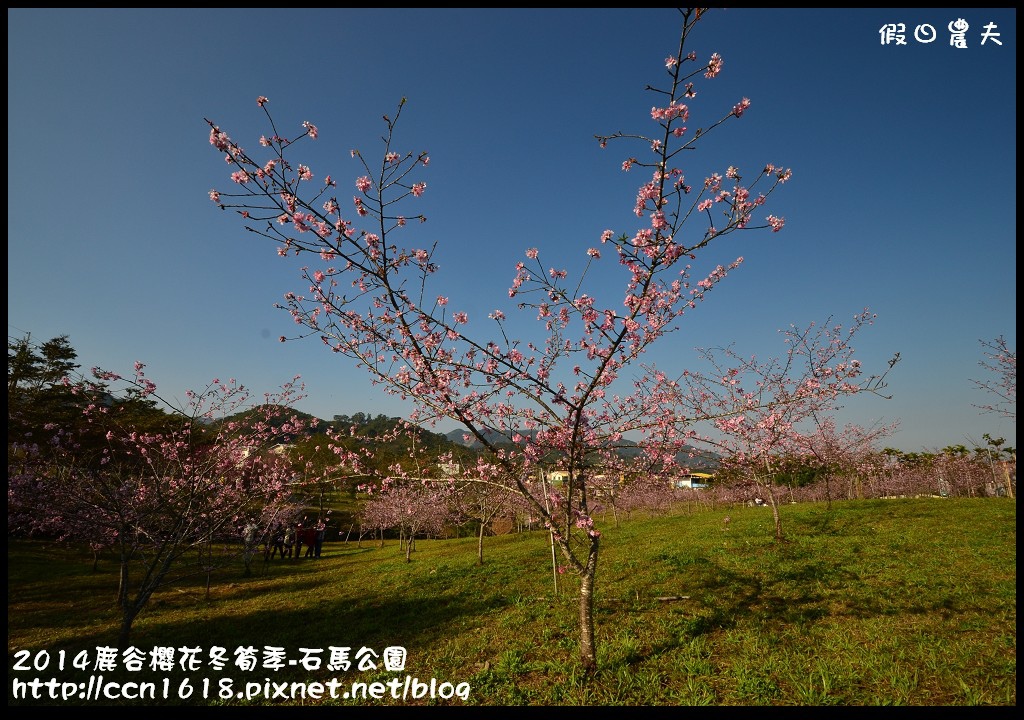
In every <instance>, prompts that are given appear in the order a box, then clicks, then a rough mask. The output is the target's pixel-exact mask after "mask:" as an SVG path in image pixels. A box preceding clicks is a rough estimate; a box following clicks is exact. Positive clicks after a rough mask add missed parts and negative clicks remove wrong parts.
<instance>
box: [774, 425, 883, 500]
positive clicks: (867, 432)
mask: <svg viewBox="0 0 1024 720" xmlns="http://www.w3.org/2000/svg"><path fill="white" fill-rule="evenodd" d="M811 420H812V422H813V425H812V428H813V429H812V431H811V432H809V433H807V434H801V435H797V436H795V437H794V438H793V444H794V446H795V447H796V448H797V452H802V453H803V454H804V457H805V458H807V459H808V460H809V461H810V462H811V463H812V465H813V466H814V467H817V468H819V469H821V470H823V471H824V484H825V502H826V503H827V505H828V506H829V507H831V506H832V485H831V480H832V478H833V477H836V478H839V479H842V478H844V477H848V478H851V482H859V479H860V478H862V477H868V478H874V477H876V471H877V469H878V467H877V463H876V460H877V458H878V450H877V448H876V447H875V444H876V443H877V442H878V441H879V440H881V439H882V438H886V437H889V436H891V435H892V434H893V433H894V432H896V430H897V428H898V427H899V423H897V422H893V423H888V424H877V423H876V424H875V425H872V426H870V427H864V426H861V425H853V424H848V425H846V426H845V427H844V428H843V430H842V432H839V431H838V430H837V428H836V420H835V418H834V417H832V416H821V415H820V414H819V413H818V412H817V411H812V412H811ZM876 495H877V494H876ZM851 497H852V495H851Z"/></svg>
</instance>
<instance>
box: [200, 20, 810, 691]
mask: <svg viewBox="0 0 1024 720" xmlns="http://www.w3.org/2000/svg"><path fill="white" fill-rule="evenodd" d="M679 13H680V18H681V32H680V35H679V42H678V46H677V47H676V48H675V49H673V51H672V52H671V53H670V54H669V55H668V57H667V58H666V59H665V60H664V63H663V64H662V67H661V71H662V72H663V73H664V74H663V76H662V78H663V79H662V81H661V83H659V85H660V86H659V87H654V86H648V89H649V90H650V91H651V92H652V93H653V94H654V96H655V97H656V101H655V102H656V104H655V105H654V106H653V107H652V108H651V109H650V110H649V111H647V110H645V111H644V115H645V116H646V120H647V122H649V123H650V125H649V128H650V129H649V130H644V131H640V132H637V133H623V132H616V133H613V134H610V135H597V136H595V137H596V139H597V141H598V144H599V146H600V147H601V148H605V147H608V146H609V145H612V144H615V145H619V144H621V143H626V144H631V145H632V146H634V147H638V148H639V151H638V152H636V153H630V154H628V155H626V158H625V160H624V161H622V162H621V169H622V170H623V171H626V172H632V173H634V174H636V173H641V175H642V177H641V178H640V187H639V190H638V191H637V194H636V197H635V198H634V200H633V204H632V210H633V212H634V214H635V216H636V218H637V220H638V223H637V226H635V227H633V228H631V229H628V230H626V231H618V232H616V231H614V230H611V229H608V230H606V231H604V232H603V233H602V234H601V235H600V237H595V238H592V239H590V240H589V241H584V242H583V244H582V245H581V246H580V249H579V254H578V256H577V257H578V261H575V262H572V263H570V264H569V265H567V266H564V267H562V266H554V265H545V263H544V261H543V254H542V251H541V249H540V248H537V247H530V248H526V249H525V258H524V259H523V261H521V262H519V263H518V264H517V265H516V267H515V271H514V274H513V277H512V281H511V287H510V288H509V290H508V294H507V298H502V299H500V305H499V302H498V300H497V299H496V302H495V305H494V306H492V307H494V309H493V310H491V311H490V312H489V313H488V314H487V320H488V322H489V324H490V327H491V329H490V330H487V331H485V332H482V331H480V330H479V329H476V330H475V329H474V328H479V327H480V323H481V322H482V317H480V316H482V315H483V312H486V311H482V312H480V316H478V314H477V311H476V308H478V307H479V300H478V299H476V298H474V299H473V300H472V305H471V307H470V308H469V309H456V307H455V305H456V303H455V302H454V300H453V297H452V296H450V294H448V293H446V292H443V291H441V292H439V291H438V290H437V289H435V288H434V287H433V285H432V282H431V281H432V277H433V276H434V274H435V272H436V271H437V269H438V264H437V262H438V258H437V245H436V243H431V242H429V241H428V242H426V243H422V244H419V243H417V241H416V237H417V235H416V227H418V226H419V225H420V224H421V223H424V222H425V221H426V217H425V216H424V215H423V214H422V213H418V212H416V210H415V209H413V210H412V211H411V212H406V211H403V209H402V208H404V207H406V206H407V205H409V204H415V203H416V201H417V198H419V197H421V196H423V195H424V193H425V192H427V191H428V185H427V183H426V182H425V181H424V180H422V179H421V178H422V176H423V173H425V172H426V169H427V167H428V165H429V161H430V157H429V156H428V154H427V153H425V152H410V151H405V150H402V149H400V144H399V141H398V137H397V135H396V126H397V124H398V121H399V119H400V117H401V115H402V113H403V111H404V110H405V108H406V99H405V98H403V99H402V100H401V102H400V103H399V104H398V109H397V111H396V112H395V113H394V114H393V115H384V116H383V120H384V125H385V132H384V134H383V136H382V140H383V146H384V147H383V152H382V156H381V157H380V159H379V160H371V159H369V157H368V156H367V155H365V154H364V153H362V152H361V151H359V150H353V151H352V153H351V154H352V157H353V158H354V159H355V161H356V162H357V163H358V164H359V166H360V168H361V169H360V170H359V171H358V177H357V178H356V180H355V183H354V187H355V194H354V196H353V197H352V200H351V203H352V204H351V205H348V203H347V202H345V200H346V199H345V198H344V197H341V198H340V200H339V196H340V195H342V194H343V193H344V192H345V191H344V190H340V189H339V184H338V181H336V180H335V178H334V176H333V175H322V174H321V171H320V170H318V169H317V168H316V164H315V162H314V161H313V160H308V159H305V158H303V159H301V160H300V159H297V158H295V157H294V154H295V152H296V148H297V147H299V146H298V143H299V142H300V141H314V140H316V139H317V138H318V136H319V134H320V130H319V128H318V127H317V126H316V125H314V124H313V123H311V122H308V121H307V122H304V123H303V126H302V130H301V132H300V134H299V135H298V136H297V137H296V136H292V137H293V139H289V138H287V137H286V136H285V135H284V134H283V133H282V132H280V131H279V130H278V128H277V126H276V124H275V122H274V119H273V117H272V116H271V113H270V110H269V101H268V99H267V98H266V97H264V96H261V97H259V98H257V105H258V107H259V108H260V109H261V110H262V111H263V112H264V113H265V115H266V119H267V122H268V125H269V128H270V131H269V132H268V133H266V134H265V135H263V137H261V138H260V141H259V146H260V147H259V150H258V151H253V152H252V153H250V152H249V151H247V150H246V149H244V148H243V147H242V145H241V144H239V143H237V142H236V141H234V140H233V139H232V138H231V137H230V136H229V134H228V133H227V132H225V131H224V130H223V129H222V128H221V127H220V126H219V125H218V124H216V123H215V122H213V121H209V120H208V123H209V126H210V137H209V140H210V143H211V144H212V145H213V147H214V148H215V149H216V150H217V151H218V152H219V153H220V154H221V157H222V158H223V159H225V160H226V161H227V162H228V164H229V166H230V169H231V181H232V182H233V189H232V190H231V191H227V190H216V189H214V190H211V191H210V193H209V195H210V199H211V200H212V201H213V202H214V203H215V204H216V205H217V206H218V207H220V208H221V209H230V210H233V211H235V212H237V213H238V215H239V217H240V218H241V220H242V223H243V225H244V227H245V229H246V230H247V231H248V232H249V233H251V234H252V236H253V237H256V238H260V239H263V240H268V241H270V242H271V243H273V244H274V245H276V247H277V253H278V254H279V255H280V256H281V257H283V258H299V257H302V258H305V259H306V261H305V263H306V264H304V265H302V268H301V275H302V278H303V280H304V283H305V287H306V289H305V290H304V291H302V292H289V293H287V294H286V295H285V297H284V303H283V304H281V306H280V307H282V308H283V309H286V310H287V311H288V312H289V313H290V314H291V315H292V317H293V319H294V321H295V323H296V324H297V326H298V327H299V328H301V331H300V332H299V333H297V335H296V338H298V337H307V336H312V337H315V338H318V339H319V340H320V341H321V342H322V343H323V345H324V346H325V347H326V348H328V349H329V350H331V351H333V352H335V353H337V354H339V355H342V356H345V357H348V358H349V359H351V360H352V361H354V362H355V364H356V365H358V366H359V367H362V368H364V369H365V370H366V371H367V372H368V373H369V374H370V376H371V377H372V379H373V381H374V382H375V383H379V384H380V385H381V386H382V387H383V388H384V390H385V391H386V392H388V393H391V394H393V395H395V396H397V397H400V398H403V399H409V400H412V401H413V403H414V404H415V406H416V408H417V409H416V411H415V412H414V413H413V414H412V415H411V416H410V420H412V421H413V422H427V423H433V422H435V421H437V420H438V419H441V418H448V419H452V420H455V421H457V422H458V423H460V424H461V425H462V426H463V427H464V428H465V429H466V432H467V434H468V435H470V436H472V437H473V438H475V439H476V440H477V441H478V442H479V443H480V444H481V446H482V447H483V449H484V451H485V452H486V453H487V455H488V460H487V462H488V463H489V465H490V467H491V468H493V469H492V470H489V471H488V472H489V475H488V477H487V478H479V479H480V480H481V481H486V482H491V483H495V484H500V485H502V486H504V487H506V488H509V489H511V490H514V491H515V492H517V493H518V494H519V495H520V496H521V497H522V498H523V499H524V500H525V501H526V502H529V503H530V504H531V505H532V506H533V512H534V513H535V514H536V516H538V517H542V518H544V520H545V523H546V524H547V526H548V528H549V529H550V530H551V532H552V535H553V537H554V538H555V541H556V542H557V545H558V547H559V549H560V552H561V553H562V556H563V561H564V566H565V567H566V568H567V569H569V570H570V571H571V572H572V573H574V574H575V577H576V578H577V579H578V581H579V617H580V659H581V663H582V666H583V669H584V672H588V673H589V672H592V671H593V670H594V669H596V658H597V651H596V646H595V642H594V620H593V602H594V587H595V585H594V583H595V577H596V569H597V563H598V553H599V548H600V542H601V533H600V531H599V530H598V528H597V527H596V526H595V523H594V519H593V517H592V513H593V507H592V505H593V501H594V498H593V495H592V486H591V478H592V476H593V474H594V473H595V472H596V473H598V474H600V472H601V470H600V467H601V463H600V462H598V461H596V458H597V457H598V456H599V455H600V454H601V453H603V452H608V451H610V450H611V449H613V448H614V447H615V445H616V444H617V443H620V442H621V441H622V440H623V438H624V436H625V435H626V433H631V432H632V433H636V434H638V435H640V436H642V437H643V442H642V443H641V446H642V448H643V449H644V451H645V452H648V453H649V454H651V456H652V457H661V458H673V457H675V455H676V454H677V453H678V452H679V451H680V450H682V448H683V447H684V446H685V442H686V437H687V436H686V433H685V432H679V431H678V430H677V427H676V423H675V418H674V417H672V416H671V415H670V414H668V413H666V412H665V411H664V410H663V409H661V408H660V407H659V404H658V402H659V398H658V397H657V393H654V394H652V393H650V392H648V390H649V388H650V383H645V382H643V381H642V380H641V381H640V382H638V383H637V384H636V385H634V386H630V385H629V384H628V383H627V382H626V381H625V380H624V379H622V376H623V373H624V372H625V371H627V370H630V369H633V368H636V370H637V371H639V370H640V368H639V366H638V361H639V359H640V358H641V357H642V356H643V355H644V354H645V353H646V352H647V351H648V350H649V348H650V347H651V346H652V344H654V343H656V342H657V341H658V340H660V339H661V338H663V337H664V336H665V335H666V334H667V333H669V332H671V331H672V330H675V329H676V328H677V327H678V323H679V321H680V320H681V319H682V318H683V315H684V314H685V313H687V312H689V311H690V310H692V309H694V308H695V307H696V306H697V305H698V304H699V303H700V302H701V301H702V300H703V299H704V298H705V297H706V295H707V294H708V293H709V292H710V291H711V290H712V289H713V288H715V287H716V286H717V285H718V284H719V283H720V282H722V281H723V280H724V279H725V278H726V276H727V275H728V274H729V273H730V271H731V270H733V269H735V268H736V267H738V266H739V265H740V263H741V262H742V258H737V259H736V260H735V261H733V262H731V263H729V264H728V265H717V266H714V267H708V268H706V269H704V270H703V271H701V272H698V271H697V270H696V269H695V268H694V266H692V265H691V264H690V263H691V262H692V261H696V260H697V258H698V254H700V253H701V252H702V251H703V250H704V249H705V248H706V247H708V246H709V245H710V244H712V243H717V242H718V241H720V240H721V239H722V238H725V237H726V236H729V235H731V234H733V233H735V232H739V231H753V230H757V229H766V230H770V231H772V232H778V231H779V230H781V229H782V227H783V225H784V222H785V221H784V219H783V218H781V217H777V216H775V215H771V214H768V212H767V211H766V209H765V206H766V203H767V201H768V199H769V197H770V196H771V194H772V193H773V192H774V191H775V190H776V188H777V187H778V186H779V185H780V184H782V183H785V182H786V181H787V180H789V178H790V176H791V172H790V171H789V170H788V169H784V168H782V167H779V166H776V165H774V164H770V163H769V164H761V165H759V166H758V167H757V168H756V169H755V170H753V172H748V171H747V170H743V171H741V170H740V168H739V167H738V166H735V165H728V166H726V167H722V171H721V172H714V173H712V174H710V175H708V176H707V177H704V178H703V179H698V180H696V181H693V180H692V179H690V178H688V177H687V175H686V173H685V172H684V168H683V167H681V166H680V165H679V162H680V161H681V160H682V158H683V156H684V155H685V156H687V157H691V156H692V153H691V152H684V151H692V150H694V149H696V148H697V146H698V145H699V140H700V139H701V138H704V137H706V136H707V135H708V133H710V132H717V131H718V130H719V129H720V128H721V127H722V126H723V125H725V124H726V123H727V122H730V121H735V120H737V119H738V118H740V117H741V116H743V115H744V114H745V113H746V112H747V110H748V109H749V108H750V107H751V102H750V100H749V99H748V98H739V99H738V100H737V101H736V103H735V104H734V105H732V106H731V107H729V108H727V109H725V111H724V112H719V113H717V114H711V113H708V114H706V115H705V117H707V121H706V123H704V124H703V126H702V127H697V122H698V121H697V117H696V116H695V115H694V116H693V117H691V113H692V109H691V104H692V102H694V98H695V97H696V95H697V93H696V90H695V87H696V85H697V84H698V83H700V82H702V81H706V80H707V81H709V80H712V79H714V78H716V77H717V76H719V74H720V73H721V71H722V68H723V59H722V57H721V56H720V55H718V54H717V53H715V54H713V55H711V57H710V58H709V59H707V60H704V61H698V59H697V55H696V53H694V52H692V51H690V50H689V49H688V40H689V37H690V34H691V32H692V31H693V30H694V28H695V26H696V25H697V23H698V22H699V21H700V20H701V19H702V18H703V17H704V16H705V12H704V10H702V9H694V8H690V9H681V10H680V11H679ZM344 186H345V185H344V184H342V185H341V186H340V187H344ZM344 206H347V209H343V207H344ZM684 225H686V226H687V227H686V229H685V230H684ZM403 238H406V239H404V240H403ZM615 266H617V268H618V270H617V271H618V272H621V273H622V279H621V286H620V287H621V295H618V296H617V297H615V296H614V295H609V293H608V289H607V288H608V283H607V280H606V279H605V278H602V280H601V281H600V282H594V283H593V288H589V287H588V285H587V281H588V270H591V269H593V268H596V267H601V268H602V270H604V271H607V272H615V271H616V268H615ZM470 310H472V312H471V311H470ZM515 312H519V313H523V314H526V315H531V314H532V315H533V316H534V317H535V318H536V320H537V321H538V326H537V328H538V331H537V333H536V334H535V335H534V336H524V337H510V336H509V332H510V328H511V325H510V322H509V320H508V314H509V313H515ZM471 321H472V322H471ZM288 339H289V338H284V337H283V338H282V340H288ZM552 454H555V455H557V456H558V457H560V458H561V459H562V467H563V468H564V469H565V470H566V472H567V477H568V479H567V481H566V483H565V485H564V486H562V487H561V488H560V489H559V491H558V492H557V493H554V494H553V496H552V497H551V498H549V500H551V501H552V502H549V503H544V502H543V497H542V493H536V492H535V491H534V489H533V488H532V487H531V481H532V479H533V478H535V477H537V472H538V471H539V470H540V469H541V464H542V462H543V461H544V459H545V458H548V457H550V456H551V455H552Z"/></svg>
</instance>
